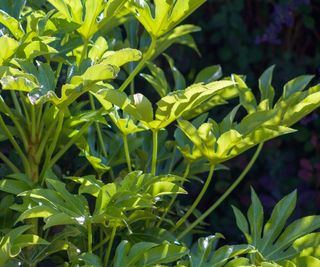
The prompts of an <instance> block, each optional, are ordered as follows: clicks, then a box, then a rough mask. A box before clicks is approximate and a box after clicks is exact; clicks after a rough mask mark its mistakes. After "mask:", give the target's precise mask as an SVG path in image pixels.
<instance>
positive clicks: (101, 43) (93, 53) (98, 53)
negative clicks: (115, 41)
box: [88, 36, 108, 63]
mask: <svg viewBox="0 0 320 267" xmlns="http://www.w3.org/2000/svg"><path fill="white" fill-rule="evenodd" d="M107 49H108V43H107V41H106V39H105V38H103V37H102V36H99V37H98V38H97V40H96V41H95V43H94V44H93V46H92V47H91V49H90V51H89V53H88V57H89V58H90V59H91V60H92V61H93V62H94V63H95V62H98V61H99V60H100V59H101V58H102V56H103V54H104V53H105V51H107Z"/></svg>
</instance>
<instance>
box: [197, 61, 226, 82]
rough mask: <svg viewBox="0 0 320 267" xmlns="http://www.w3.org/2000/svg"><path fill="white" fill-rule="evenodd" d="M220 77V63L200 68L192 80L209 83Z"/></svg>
mask: <svg viewBox="0 0 320 267" xmlns="http://www.w3.org/2000/svg"><path fill="white" fill-rule="evenodd" d="M221 77H222V69H221V66H220V65H212V66H209V67H206V68H204V69H203V70H201V71H200V72H199V73H198V74H197V76H196V79H195V81H194V83H200V82H203V83H209V82H213V81H216V80H218V79H220V78H221Z"/></svg>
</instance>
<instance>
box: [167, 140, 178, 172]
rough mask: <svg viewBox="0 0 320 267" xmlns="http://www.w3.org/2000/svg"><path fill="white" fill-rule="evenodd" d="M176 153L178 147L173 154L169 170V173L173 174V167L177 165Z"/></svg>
mask: <svg viewBox="0 0 320 267" xmlns="http://www.w3.org/2000/svg"><path fill="white" fill-rule="evenodd" d="M176 152H177V147H176V146H175V147H174V149H173V151H172V153H171V160H170V165H169V170H168V173H171V172H172V169H173V165H174V163H175V158H176Z"/></svg>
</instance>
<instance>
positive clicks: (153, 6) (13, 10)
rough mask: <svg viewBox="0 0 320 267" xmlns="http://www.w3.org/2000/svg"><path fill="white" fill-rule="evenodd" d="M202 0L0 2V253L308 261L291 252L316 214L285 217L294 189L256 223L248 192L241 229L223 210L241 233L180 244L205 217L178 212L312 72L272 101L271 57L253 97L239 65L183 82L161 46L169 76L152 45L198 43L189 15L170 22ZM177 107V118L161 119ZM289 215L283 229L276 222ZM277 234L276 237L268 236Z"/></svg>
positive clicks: (104, 259) (295, 101) (312, 92)
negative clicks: (1, 147)
mask: <svg viewBox="0 0 320 267" xmlns="http://www.w3.org/2000/svg"><path fill="white" fill-rule="evenodd" d="M204 2H205V1H204V0H188V1H185V0H177V1H162V0H155V1H135V0H109V1H104V0H98V1H96V0H86V1H80V0H77V1H75V0H73V1H68V0H65V1H64V0H48V1H43V2H42V3H41V4H40V5H39V3H38V4H37V3H34V2H33V1H30V2H29V3H27V4H26V3H25V1H19V3H18V4H17V6H14V7H13V6H12V5H10V4H9V2H8V3H7V5H3V7H2V8H3V9H4V10H0V23H1V24H2V25H3V30H2V32H3V33H4V34H3V35H2V36H0V45H1V47H3V49H2V50H1V51H0V83H1V87H2V90H1V97H0V113H1V114H0V137H1V138H0V140H1V142H3V143H4V144H5V145H7V146H8V147H12V148H13V150H12V151H11V152H8V151H0V159H1V160H2V162H3V166H5V172H4V174H3V177H2V179H1V181H0V190H1V191H2V193H1V206H2V207H6V208H5V209H4V211H5V212H4V213H3V214H1V216H2V217H3V218H5V220H3V221H2V222H1V228H0V232H1V236H2V237H1V240H0V253H1V254H0V255H1V259H0V264H1V265H2V266H14V265H19V266H20V265H22V266H37V265H38V264H39V263H41V262H43V261H51V262H52V263H54V264H56V265H57V266H58V265H64V266H128V267H129V266H157V265H162V266H186V267H187V266H239V262H241V265H247V266H249V265H250V264H251V265H252V264H257V265H262V266H278V265H277V264H286V266H302V265H301V264H302V263H301V262H308V263H307V264H308V265H304V266H310V267H312V266H315V265H312V264H317V262H318V261H319V260H318V258H319V255H318V254H311V253H309V252H308V251H307V252H305V253H307V254H303V255H300V253H304V251H305V250H308V249H312V248H314V247H315V246H317V245H318V243H313V242H311V241H310V240H311V239H312V238H313V237H316V239H317V240H318V239H319V238H318V234H317V233H314V234H311V235H312V236H311V238H309V237H308V236H307V234H309V233H311V232H313V231H315V230H317V229H318V228H319V226H320V221H319V217H318V216H311V217H307V218H303V219H301V220H298V221H297V222H295V223H294V226H291V225H289V226H288V228H287V229H289V230H284V231H283V227H284V226H285V222H286V220H287V218H288V217H289V215H290V214H291V212H292V210H293V209H294V202H295V197H293V195H290V196H288V197H287V198H285V199H284V200H282V201H280V202H279V204H278V205H277V206H276V208H275V212H274V213H275V214H274V215H272V216H271V218H270V220H269V221H268V222H267V224H266V226H265V228H264V232H263V234H264V235H263V237H261V233H262V230H261V229H262V226H261V225H262V224H263V219H261V218H263V209H262V207H261V204H260V202H259V200H258V199H257V197H256V196H255V193H252V195H253V197H252V202H253V204H252V207H251V208H250V209H249V212H248V220H249V223H250V231H249V227H248V223H247V222H246V219H245V218H244V216H243V215H241V213H240V212H239V211H238V210H235V213H236V219H237V223H238V226H239V228H240V229H241V230H242V231H243V232H244V234H245V236H246V237H247V241H248V242H247V244H244V245H235V246H227V245H226V246H222V247H220V248H218V247H217V246H216V245H217V241H218V240H219V239H220V238H221V237H222V235H220V234H216V235H214V236H209V237H206V238H201V239H200V240H199V241H198V243H197V244H195V245H194V246H193V248H192V249H189V248H188V246H187V244H186V241H185V240H184V239H183V238H184V237H185V236H186V235H189V236H190V233H191V232H192V230H193V229H194V228H197V230H203V229H201V222H202V221H203V219H204V218H205V217H206V216H207V215H208V213H205V214H203V215H202V216H200V217H199V218H197V219H196V220H195V221H194V222H193V223H192V224H190V223H189V222H188V221H190V222H191V220H190V219H189V217H190V216H191V215H196V214H197V212H196V207H197V205H198V203H199V202H200V201H201V198H202V197H203V195H204V194H205V192H206V190H207V188H208V185H209V184H210V182H211V180H212V176H213V173H214V171H216V170H219V169H221V168H224V166H223V165H222V163H224V162H225V161H227V160H229V159H231V158H233V157H235V156H237V155H239V154H241V153H243V152H244V151H246V150H248V149H250V148H252V147H254V146H256V145H259V147H258V150H257V152H256V155H255V158H256V156H257V155H258V153H259V151H260V150H261V147H262V144H263V142H265V141H267V140H269V139H271V138H274V137H277V136H280V135H283V134H287V133H290V132H292V131H293V129H291V128H289V127H290V126H291V125H292V124H294V123H295V122H296V121H298V120H299V119H301V118H302V117H304V116H305V115H307V114H308V113H310V112H311V111H312V110H314V109H315V108H317V107H318V106H319V105H320V85H316V86H313V87H310V88H309V89H307V90H305V88H306V87H307V85H308V84H309V83H310V81H311V79H312V76H300V77H298V78H296V79H293V80H291V81H289V82H288V83H287V84H286V85H285V86H284V90H283V94H282V96H281V97H280V98H279V99H278V101H277V102H275V101H274V94H275V93H274V88H273V86H272V85H271V82H272V72H273V67H270V68H269V69H267V70H266V71H265V72H264V73H263V75H262V76H261V78H260V80H259V89H260V94H261V98H260V102H259V103H258V101H257V100H256V98H255V96H254V94H253V92H252V91H251V89H250V88H249V87H248V86H247V85H246V83H245V77H243V76H239V75H232V76H231V77H224V78H222V79H221V77H222V72H221V68H220V67H219V66H211V67H208V68H206V69H204V70H203V71H201V72H200V73H199V74H198V75H197V77H196V79H195V81H194V83H193V84H191V85H189V86H186V82H185V79H184V78H183V76H182V74H181V73H180V72H179V71H178V70H177V69H176V67H175V65H174V60H173V59H172V58H171V57H170V56H168V55H165V58H166V60H167V61H168V63H169V65H170V69H171V71H172V73H173V78H174V84H175V85H174V86H171V85H170V82H169V79H167V78H166V74H165V72H164V71H163V70H162V69H161V68H159V67H158V66H157V64H156V63H155V59H156V58H157V57H158V56H160V55H161V54H163V52H164V51H165V50H166V49H167V48H168V47H170V46H171V45H173V44H175V43H179V44H184V45H187V46H189V47H191V48H193V49H197V48H196V45H195V42H194V40H193V38H192V36H191V35H190V33H192V32H194V31H197V30H198V27H196V26H194V25H178V24H180V23H181V22H182V21H183V20H184V19H185V18H186V17H187V16H189V15H190V14H191V13H192V12H193V11H195V10H196V9H197V8H198V7H199V6H200V5H202V4H203V3H204ZM17 7H19V12H17ZM139 23H140V24H139ZM137 61H139V63H137V64H136V63H135V62H137ZM144 67H147V68H148V70H149V73H144V74H142V75H141V76H142V77H143V78H144V79H145V80H146V81H147V82H148V83H150V84H151V86H153V87H154V91H155V92H156V93H157V96H156V97H157V98H158V101H157V102H156V103H155V104H154V101H150V100H149V99H148V98H147V97H146V96H145V92H144V91H142V90H140V87H139V86H137V84H135V82H134V78H135V77H136V75H137V74H139V73H140V72H141V71H142V69H143V68H144ZM127 87H130V94H129V93H126V89H127ZM235 98H239V105H238V106H236V107H235V108H234V109H232V111H231V112H230V113H229V114H228V115H226V117H225V118H224V119H222V120H221V122H217V121H215V120H214V119H212V118H208V113H207V111H209V110H211V109H212V108H214V107H216V106H221V105H225V104H227V103H228V101H229V100H230V99H235ZM274 102H275V103H274ZM238 111H239V112H238ZM240 111H241V112H240ZM175 121H177V122H178V127H177V129H174V131H172V129H171V128H170V127H171V126H172V124H173V123H174V122H175ZM172 136H173V137H174V138H172ZM71 147H72V148H73V149H75V148H77V149H78V150H77V151H78V152H77V154H79V156H82V159H83V160H84V162H85V163H84V165H83V166H82V167H81V168H80V169H79V170H77V171H76V172H75V173H72V176H70V175H68V174H67V172H66V171H64V169H63V165H64V164H63V163H64V162H66V161H71V164H73V163H74V160H73V159H71V160H70V159H68V158H67V157H65V156H64V155H65V153H66V152H67V151H68V150H69V149H70V148H71ZM73 156H74V155H73ZM253 161H254V158H253ZM252 163H253V162H252ZM247 171H248V169H246V170H245V171H244V173H243V174H245V173H246V172H247ZM205 172H209V175H208V178H207V179H206V182H205V184H204V186H203V189H202V191H201V193H200V194H199V196H198V197H197V199H195V201H194V203H193V205H192V206H191V207H180V206H179V205H176V202H175V200H176V196H177V195H178V194H187V192H186V191H185V189H183V185H184V183H186V182H192V183H194V181H191V179H194V178H195V179H196V180H197V179H198V180H199V179H200V180H201V178H202V174H203V173H205ZM88 173H89V174H90V173H91V175H86V174H88ZM92 173H94V175H92ZM243 177H244V175H242V176H241V177H240V179H239V180H238V182H240V180H241V179H243ZM238 182H237V183H238ZM237 183H235V184H233V185H231V186H230V190H229V191H228V192H226V193H225V194H224V195H223V196H222V199H221V200H218V202H216V203H215V204H214V205H213V206H212V207H213V208H212V209H211V208H210V209H209V210H208V212H209V213H210V212H211V211H212V210H213V209H214V208H215V207H216V206H217V205H219V203H220V202H221V201H222V200H223V199H224V198H225V197H226V196H227V195H228V194H230V192H231V191H232V188H234V187H235V186H236V184H237ZM287 199H289V200H287ZM288 207H289V208H288ZM185 211H186V212H185ZM283 211H285V212H283ZM182 213H183V214H182ZM279 214H280V215H281V216H280V215H279ZM283 214H284V215H283ZM295 226H297V227H298V228H299V229H297V230H295V231H296V232H295V234H294V235H290V234H291V233H290V234H287V231H290V232H292V231H291V228H293V227H295ZM270 228H272V229H276V230H270ZM257 236H259V237H261V238H263V240H264V241H261V242H262V243H261V242H260V240H258V241H259V242H258V241H257ZM265 236H266V237H265ZM277 237H279V240H278V241H279V244H278V243H276V244H274V241H275V240H276V239H277ZM300 238H303V239H302V241H301V239H300ZM265 239H267V240H265ZM268 242H269V243H268ZM297 242H298V243H299V242H300V243H299V244H300V245H296V244H297ZM261 244H262V245H261ZM190 246H191V245H190ZM274 246H275V247H274ZM274 251H276V252H277V253H275V252H274ZM278 251H279V252H278ZM317 253H318V252H317ZM300 256H301V257H302V256H303V257H304V258H301V257H300ZM285 260H286V262H285V263H283V262H284V261H285ZM309 262H310V263H309ZM288 264H291V265H288Z"/></svg>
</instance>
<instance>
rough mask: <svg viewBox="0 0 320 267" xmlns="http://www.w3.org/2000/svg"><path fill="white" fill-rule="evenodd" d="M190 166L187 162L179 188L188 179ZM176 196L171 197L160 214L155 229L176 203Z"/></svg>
mask: <svg viewBox="0 0 320 267" xmlns="http://www.w3.org/2000/svg"><path fill="white" fill-rule="evenodd" d="M190 166H191V163H190V162H188V164H187V167H186V169H185V172H184V174H183V177H182V178H183V180H182V183H181V186H183V184H184V181H185V179H186V178H187V177H188V175H189V172H190ZM177 196H178V195H177V194H176V195H174V196H173V197H172V199H171V201H170V203H169V205H168V207H167V208H166V210H165V212H164V213H163V214H162V216H161V219H160V221H159V222H158V224H157V227H160V225H161V223H162V222H163V220H164V218H165V217H166V216H167V214H168V212H169V211H170V209H171V207H172V205H173V203H174V202H175V201H176V199H177Z"/></svg>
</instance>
